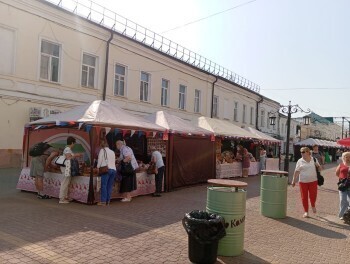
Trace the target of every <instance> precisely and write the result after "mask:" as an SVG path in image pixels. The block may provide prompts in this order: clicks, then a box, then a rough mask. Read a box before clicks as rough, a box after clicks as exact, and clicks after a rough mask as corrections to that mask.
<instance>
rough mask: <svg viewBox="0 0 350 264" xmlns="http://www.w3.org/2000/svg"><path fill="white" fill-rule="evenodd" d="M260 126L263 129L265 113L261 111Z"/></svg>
mask: <svg viewBox="0 0 350 264" xmlns="http://www.w3.org/2000/svg"><path fill="white" fill-rule="evenodd" d="M260 126H261V127H265V111H264V110H261V117H260Z"/></svg>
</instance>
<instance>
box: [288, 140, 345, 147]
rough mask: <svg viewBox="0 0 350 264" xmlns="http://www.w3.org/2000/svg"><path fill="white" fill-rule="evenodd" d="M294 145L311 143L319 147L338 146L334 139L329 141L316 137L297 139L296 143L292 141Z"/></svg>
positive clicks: (310, 144)
mask: <svg viewBox="0 0 350 264" xmlns="http://www.w3.org/2000/svg"><path fill="white" fill-rule="evenodd" d="M294 145H296V146H313V145H318V146H321V147H332V148H337V147H340V145H338V144H337V143H336V142H334V141H329V140H321V139H316V138H307V139H304V140H302V141H299V142H297V143H294Z"/></svg>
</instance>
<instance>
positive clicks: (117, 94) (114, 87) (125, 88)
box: [113, 63, 128, 97]
mask: <svg viewBox="0 0 350 264" xmlns="http://www.w3.org/2000/svg"><path fill="white" fill-rule="evenodd" d="M117 66H120V67H123V68H124V75H121V74H118V73H116V69H117ZM113 75H114V78H113V95H114V96H120V97H126V91H127V83H128V82H127V76H128V67H127V66H126V65H123V64H120V63H114V74H113ZM116 76H118V77H119V80H118V84H119V86H118V87H119V90H120V83H121V82H123V83H124V94H123V95H121V94H120V91H119V93H116ZM121 76H122V77H123V78H124V80H120V77H121Z"/></svg>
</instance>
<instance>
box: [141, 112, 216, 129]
mask: <svg viewBox="0 0 350 264" xmlns="http://www.w3.org/2000/svg"><path fill="white" fill-rule="evenodd" d="M144 118H145V119H146V120H148V121H150V122H152V123H154V124H157V125H159V126H161V127H164V128H166V129H167V130H169V131H170V132H171V133H176V132H177V133H187V134H193V135H210V134H213V132H211V131H209V130H206V129H203V128H200V127H198V126H195V125H194V124H192V123H191V122H190V121H187V120H184V119H182V118H180V117H178V116H175V115H172V114H169V113H168V112H165V111H157V112H155V113H153V114H150V115H148V116H145V117H144Z"/></svg>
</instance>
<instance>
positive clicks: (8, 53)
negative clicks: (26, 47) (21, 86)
mask: <svg viewBox="0 0 350 264" xmlns="http://www.w3.org/2000/svg"><path fill="white" fill-rule="evenodd" d="M0 39H1V41H0V58H1V61H0V73H4V74H13V73H14V68H15V67H14V66H15V50H16V34H15V31H13V30H11V29H7V28H3V27H1V26H0Z"/></svg>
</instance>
